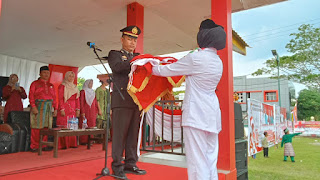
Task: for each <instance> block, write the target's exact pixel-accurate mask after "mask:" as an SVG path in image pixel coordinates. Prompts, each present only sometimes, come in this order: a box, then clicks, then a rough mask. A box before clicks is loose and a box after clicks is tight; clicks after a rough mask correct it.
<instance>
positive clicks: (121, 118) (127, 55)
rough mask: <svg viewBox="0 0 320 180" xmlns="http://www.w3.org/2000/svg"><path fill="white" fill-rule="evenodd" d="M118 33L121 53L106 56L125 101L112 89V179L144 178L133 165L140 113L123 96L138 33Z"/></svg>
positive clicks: (130, 28)
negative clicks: (134, 176) (119, 34)
mask: <svg viewBox="0 0 320 180" xmlns="http://www.w3.org/2000/svg"><path fill="white" fill-rule="evenodd" d="M120 31H121V32H122V37H121V43H122V49H121V50H120V51H116V50H111V51H110V52H109V55H108V62H109V65H110V68H111V69H112V74H113V82H114V84H116V85H117V86H118V87H119V90H120V92H121V93H122V95H123V96H124V98H125V100H123V99H122V98H121V96H120V93H119V92H118V90H117V89H116V88H115V87H114V89H113V92H112V95H111V108H112V128H113V135H112V158H113V162H112V170H113V174H114V175H116V176H118V177H121V178H126V174H125V173H133V174H137V175H144V174H146V171H145V170H141V169H139V168H138V167H137V165H136V162H137V161H138V156H137V143H138V133H139V122H140V113H141V112H140V111H139V107H138V106H137V105H136V104H135V103H134V101H133V99H132V98H131V96H130V95H129V94H128V92H127V85H128V81H129V77H128V74H129V73H130V70H131V66H130V60H131V59H132V58H133V57H135V56H137V55H139V53H134V52H133V51H134V50H135V48H136V46H137V38H138V35H139V34H140V33H141V30H140V29H139V28H138V27H137V26H128V27H125V28H123V29H121V30H120ZM124 149H125V160H124V164H123V163H122V162H121V161H122V155H123V150H124Z"/></svg>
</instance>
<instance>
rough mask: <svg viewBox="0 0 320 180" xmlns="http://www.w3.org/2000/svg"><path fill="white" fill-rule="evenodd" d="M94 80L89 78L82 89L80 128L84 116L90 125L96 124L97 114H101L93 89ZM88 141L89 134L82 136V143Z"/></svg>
mask: <svg viewBox="0 0 320 180" xmlns="http://www.w3.org/2000/svg"><path fill="white" fill-rule="evenodd" d="M92 86H93V80H92V79H88V80H86V81H85V82H84V84H83V87H82V90H81V91H80V113H81V115H80V119H79V128H82V122H83V119H84V117H85V118H86V119H87V125H88V127H95V126H96V119H97V114H99V115H101V114H102V113H101V110H100V107H99V104H98V102H97V99H96V93H95V92H94V90H93V89H92ZM86 143H88V136H80V144H86Z"/></svg>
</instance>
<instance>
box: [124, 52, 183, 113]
mask: <svg viewBox="0 0 320 180" xmlns="http://www.w3.org/2000/svg"><path fill="white" fill-rule="evenodd" d="M176 61H177V59H175V58H173V57H156V56H152V55H150V54H144V55H139V56H136V57H135V58H133V59H132V60H131V61H130V62H131V72H130V74H129V77H130V81H129V84H128V93H129V94H130V96H131V97H132V99H133V100H134V102H135V103H136V104H137V105H138V106H139V109H140V110H143V111H144V112H147V111H148V110H149V108H150V107H152V106H153V104H154V103H155V102H156V101H158V100H159V99H160V98H161V97H162V96H164V95H165V94H166V93H168V92H170V91H172V88H173V87H178V86H180V85H181V84H182V82H183V81H184V79H185V77H184V76H175V77H159V76H153V75H152V67H153V66H154V65H158V64H160V65H166V64H171V63H174V62H176Z"/></svg>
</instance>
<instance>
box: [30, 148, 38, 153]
mask: <svg viewBox="0 0 320 180" xmlns="http://www.w3.org/2000/svg"><path fill="white" fill-rule="evenodd" d="M30 152H33V153H37V152H38V149H30Z"/></svg>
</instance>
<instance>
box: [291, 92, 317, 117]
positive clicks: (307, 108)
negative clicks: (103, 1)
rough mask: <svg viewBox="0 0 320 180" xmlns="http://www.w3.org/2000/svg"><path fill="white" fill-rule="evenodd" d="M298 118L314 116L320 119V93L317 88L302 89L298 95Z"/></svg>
mask: <svg viewBox="0 0 320 180" xmlns="http://www.w3.org/2000/svg"><path fill="white" fill-rule="evenodd" d="M297 109H298V119H299V120H302V119H305V120H307V121H309V120H310V117H311V116H314V117H315V119H316V120H317V121H319V120H320V93H319V92H318V91H317V90H308V89H304V90H302V91H300V93H299V97H298V104H297Z"/></svg>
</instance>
